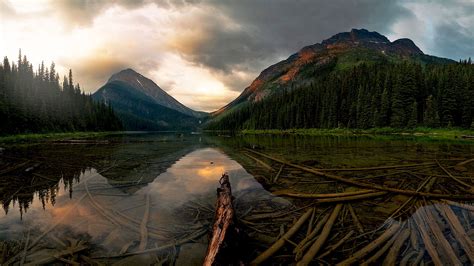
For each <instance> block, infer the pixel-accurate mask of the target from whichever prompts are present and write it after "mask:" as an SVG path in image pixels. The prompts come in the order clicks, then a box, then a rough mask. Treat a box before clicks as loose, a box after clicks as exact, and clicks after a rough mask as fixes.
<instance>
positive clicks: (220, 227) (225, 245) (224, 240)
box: [203, 174, 237, 266]
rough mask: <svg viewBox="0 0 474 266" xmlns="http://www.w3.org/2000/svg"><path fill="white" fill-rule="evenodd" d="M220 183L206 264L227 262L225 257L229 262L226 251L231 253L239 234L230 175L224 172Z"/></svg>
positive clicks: (208, 265)
mask: <svg viewBox="0 0 474 266" xmlns="http://www.w3.org/2000/svg"><path fill="white" fill-rule="evenodd" d="M219 183H220V185H221V186H220V188H218V189H217V203H216V213H215V216H214V225H213V226H212V236H211V239H210V241H209V245H208V247H207V252H206V257H205V258H204V263H203V265H206V266H211V265H216V264H217V265H220V264H227V263H223V260H224V259H225V260H227V262H228V259H229V258H228V256H227V255H228V254H226V253H230V252H229V251H230V250H229V249H231V248H232V246H233V245H234V244H235V243H234V244H232V242H233V240H234V239H235V237H236V235H237V229H236V227H235V222H234V219H235V211H234V207H233V205H232V190H231V187H230V182H229V176H228V175H227V174H223V175H222V177H221V179H220V181H219ZM233 255H236V254H233Z"/></svg>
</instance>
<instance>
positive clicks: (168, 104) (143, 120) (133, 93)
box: [92, 68, 207, 130]
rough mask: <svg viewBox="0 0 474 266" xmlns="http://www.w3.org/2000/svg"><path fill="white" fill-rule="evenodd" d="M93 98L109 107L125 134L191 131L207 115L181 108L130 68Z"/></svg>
mask: <svg viewBox="0 0 474 266" xmlns="http://www.w3.org/2000/svg"><path fill="white" fill-rule="evenodd" d="M92 97H93V99H95V100H96V101H103V102H105V103H107V104H110V105H111V106H112V107H113V108H114V110H115V111H116V113H117V114H118V116H119V117H120V119H121V120H122V122H123V124H124V126H125V128H126V129H127V130H192V129H195V128H197V127H198V126H199V124H200V119H202V118H204V117H205V116H206V115H207V114H206V113H204V112H197V111H194V110H192V109H190V108H188V107H186V106H184V105H183V104H181V103H180V102H178V101H177V100H176V99H174V98H173V97H172V96H170V95H169V94H168V93H166V92H165V91H164V90H163V89H161V88H160V87H159V86H158V85H157V84H156V83H155V82H153V81H152V80H151V79H148V78H146V77H144V76H143V75H141V74H139V73H137V72H136V71H134V70H133V69H130V68H128V69H124V70H122V71H120V72H118V73H116V74H113V75H112V76H111V77H110V78H109V80H108V81H107V83H106V84H105V85H104V86H102V87H101V88H99V89H98V90H97V91H96V92H95V93H94V94H93V95H92Z"/></svg>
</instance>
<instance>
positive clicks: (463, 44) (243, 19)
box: [57, 0, 474, 91]
mask: <svg viewBox="0 0 474 266" xmlns="http://www.w3.org/2000/svg"><path fill="white" fill-rule="evenodd" d="M151 3H154V4H156V5H157V6H158V7H161V8H166V9H172V10H173V11H176V12H181V13H182V14H187V13H188V12H189V11H190V10H191V9H192V10H196V9H199V10H201V11H202V12H200V13H199V12H198V14H199V15H197V16H189V17H186V16H185V18H184V19H182V20H181V21H178V22H177V23H176V25H175V26H174V29H173V30H174V31H175V32H176V36H174V37H172V38H170V40H160V42H164V43H166V46H167V49H170V50H172V51H174V52H176V53H178V54H180V55H181V56H182V57H183V58H184V59H186V60H187V61H188V62H190V63H192V64H194V65H198V66H201V67H204V68H208V69H209V70H210V71H212V72H214V73H216V74H217V75H218V76H220V77H223V78H224V79H223V82H225V83H226V85H228V87H229V88H230V89H232V90H236V91H240V90H242V89H243V87H245V86H246V85H248V83H249V82H250V81H251V79H253V78H254V77H255V76H256V75H257V74H258V73H259V72H260V71H261V70H263V69H264V68H265V67H267V66H268V65H270V64H273V63H276V62H277V61H279V60H281V59H283V58H286V57H288V56H289V55H291V54H292V53H294V52H296V51H298V50H299V49H301V48H302V47H304V46H306V45H310V44H314V43H317V42H321V41H322V40H324V39H326V38H329V37H330V36H332V35H334V34H336V33H338V32H343V31H349V30H351V28H366V29H368V30H371V31H378V32H379V33H381V34H384V35H389V34H391V33H393V32H392V29H393V25H395V24H396V23H397V22H400V21H403V20H405V21H408V20H410V19H411V20H413V21H416V19H420V18H419V17H417V16H418V14H415V13H413V11H412V10H410V5H411V4H417V5H425V6H426V7H432V6H436V5H442V6H443V8H444V9H446V10H448V11H450V12H448V13H445V14H444V15H443V16H442V17H440V18H436V20H437V21H436V23H434V25H433V28H434V29H435V30H434V32H428V31H424V32H423V29H424V26H420V25H413V27H417V26H418V28H419V29H421V30H422V32H421V33H420V34H424V36H422V37H420V38H415V39H417V40H428V39H430V38H429V37H427V36H428V35H429V36H435V39H436V40H435V42H434V43H418V44H419V45H420V46H421V47H428V48H429V49H428V50H427V51H424V52H426V53H430V54H435V55H440V56H444V57H450V58H456V59H457V58H465V57H467V56H471V55H472V51H473V50H474V49H473V47H472V43H474V34H473V30H472V28H473V27H472V23H470V24H469V23H467V24H468V25H467V26H466V25H462V24H460V23H458V22H457V19H459V18H460V17H461V18H462V17H468V19H469V16H471V17H472V14H474V4H473V3H472V1H464V0H453V1H429V0H426V1H404V0H402V1H381V0H357V1H356V0H299V1H291V0H260V1H255V0H238V1H222V0H202V1H200V0H195V1H191V0H188V1H185V0H179V1H173V0H112V1H103V0H88V1H80V0H71V1H62V0H58V1H57V9H58V12H59V13H60V14H62V16H63V17H66V18H68V21H69V22H70V23H71V24H73V25H76V26H77V25H88V24H90V23H91V22H92V21H93V19H94V17H95V16H97V15H99V14H100V13H102V12H103V11H105V10H106V9H108V8H109V7H112V6H121V7H122V8H126V9H135V8H138V7H141V6H143V5H145V4H151ZM451 10H452V12H451ZM446 14H450V15H446ZM436 15H437V14H436V13H433V14H429V13H425V14H424V16H425V17H429V16H436ZM421 19H425V18H424V17H423V18H421ZM468 22H472V20H468ZM399 33H400V34H408V35H410V33H411V32H410V29H405V30H404V31H403V32H399ZM418 33H419V32H417V34H418ZM400 34H398V35H400ZM413 34H414V33H413ZM398 35H397V34H395V36H396V37H409V36H398ZM436 53H439V54H436ZM152 67H153V66H152ZM238 72H239V73H252V78H249V77H248V76H245V75H244V76H242V75H240V76H238V75H235V74H236V73H238Z"/></svg>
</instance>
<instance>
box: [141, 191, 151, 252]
mask: <svg viewBox="0 0 474 266" xmlns="http://www.w3.org/2000/svg"><path fill="white" fill-rule="evenodd" d="M145 201H146V205H145V206H146V207H145V213H144V214H143V219H142V222H141V224H140V246H139V247H138V250H145V249H146V246H147V244H148V228H147V224H148V218H149V217H150V194H148V193H147V194H146V196H145Z"/></svg>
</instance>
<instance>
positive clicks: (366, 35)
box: [213, 29, 453, 116]
mask: <svg viewBox="0 0 474 266" xmlns="http://www.w3.org/2000/svg"><path fill="white" fill-rule="evenodd" d="M403 60H411V61H415V62H419V63H422V64H427V63H449V62H453V61H452V60H449V59H444V58H439V57H435V56H430V55H425V54H424V53H423V52H422V51H421V50H420V48H418V47H417V46H416V45H415V43H413V41H411V40H410V39H398V40H396V41H393V42H390V41H389V40H388V39H387V37H385V36H383V35H381V34H379V33H377V32H370V31H368V30H366V29H352V30H351V31H350V32H342V33H338V34H336V35H334V36H332V37H331V38H329V39H326V40H324V41H322V42H321V43H317V44H313V45H309V46H306V47H304V48H302V49H301V50H300V51H298V52H297V53H295V54H293V55H291V56H290V57H288V59H286V60H283V61H281V62H278V63H276V64H274V65H272V66H270V67H268V68H267V69H265V70H263V71H262V73H260V75H259V76H258V77H257V78H256V79H255V80H254V81H253V82H252V83H251V84H250V86H249V87H247V88H245V90H244V91H243V92H242V93H241V94H240V95H239V96H238V97H237V98H236V99H235V100H233V101H232V102H231V103H229V104H228V105H226V106H224V107H222V108H221V109H219V110H217V111H215V112H214V113H213V115H214V116H216V115H219V114H221V113H224V112H225V111H228V110H230V109H233V108H235V107H236V106H239V105H240V104H242V103H245V102H257V101H259V100H261V99H263V98H265V97H267V96H268V95H270V94H272V93H274V92H278V91H279V89H282V88H289V87H299V86H302V85H304V84H308V83H309V82H311V80H312V79H313V78H315V77H317V76H318V75H320V74H322V73H325V70H334V69H336V70H341V69H347V68H350V67H353V66H355V65H358V64H361V63H367V62H377V63H380V62H399V61H403Z"/></svg>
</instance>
